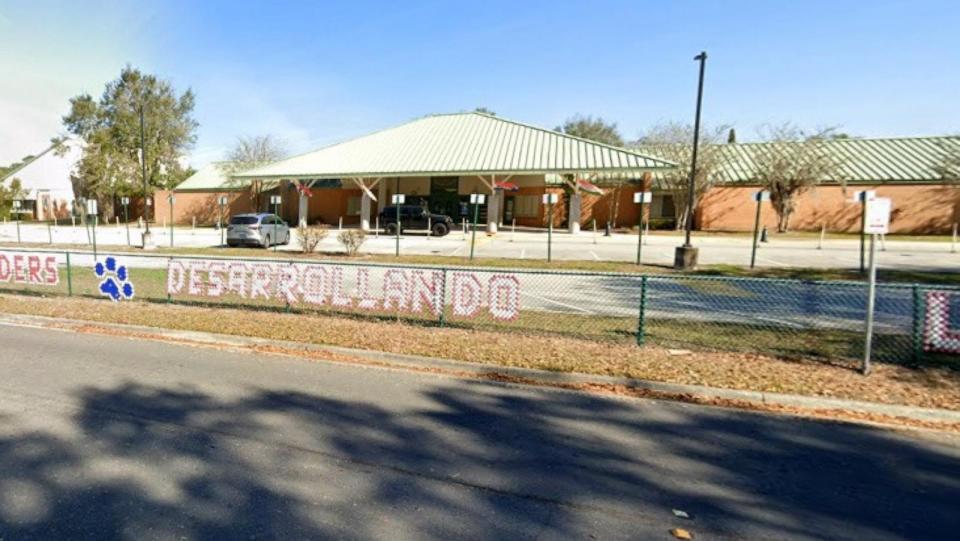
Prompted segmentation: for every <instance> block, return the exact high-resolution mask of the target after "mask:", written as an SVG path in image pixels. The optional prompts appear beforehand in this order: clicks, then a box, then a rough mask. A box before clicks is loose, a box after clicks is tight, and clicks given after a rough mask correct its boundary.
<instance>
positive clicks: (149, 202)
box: [147, 197, 153, 207]
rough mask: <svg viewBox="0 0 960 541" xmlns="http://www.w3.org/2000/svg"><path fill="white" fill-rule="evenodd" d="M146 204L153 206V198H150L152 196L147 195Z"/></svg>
mask: <svg viewBox="0 0 960 541" xmlns="http://www.w3.org/2000/svg"><path fill="white" fill-rule="evenodd" d="M147 206H148V207H152V206H153V198H152V197H148V198H147Z"/></svg>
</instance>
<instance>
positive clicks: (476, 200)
mask: <svg viewBox="0 0 960 541" xmlns="http://www.w3.org/2000/svg"><path fill="white" fill-rule="evenodd" d="M486 198H487V196H486V195H484V194H482V193H472V194H470V203H472V204H473V233H472V235H471V237H470V261H473V247H474V245H475V244H476V243H477V217H478V216H479V214H480V205H482V204H483V203H484V201H485V200H486Z"/></svg>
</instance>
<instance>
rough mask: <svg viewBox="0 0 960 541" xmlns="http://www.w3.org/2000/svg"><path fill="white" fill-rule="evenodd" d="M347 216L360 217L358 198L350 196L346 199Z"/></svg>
mask: <svg viewBox="0 0 960 541" xmlns="http://www.w3.org/2000/svg"><path fill="white" fill-rule="evenodd" d="M347 216H360V197H359V196H350V197H348V198H347Z"/></svg>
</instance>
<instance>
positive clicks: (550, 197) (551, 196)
mask: <svg viewBox="0 0 960 541" xmlns="http://www.w3.org/2000/svg"><path fill="white" fill-rule="evenodd" d="M556 202H557V194H555V193H545V194H543V204H545V205H547V209H548V210H547V263H549V262H550V261H551V260H552V259H553V258H552V255H553V254H552V253H551V252H552V251H553V205H554V203H556Z"/></svg>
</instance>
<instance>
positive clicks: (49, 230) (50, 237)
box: [47, 222, 53, 244]
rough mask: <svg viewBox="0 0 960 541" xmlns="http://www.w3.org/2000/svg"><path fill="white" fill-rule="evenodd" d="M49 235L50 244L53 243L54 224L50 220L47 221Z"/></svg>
mask: <svg viewBox="0 0 960 541" xmlns="http://www.w3.org/2000/svg"><path fill="white" fill-rule="evenodd" d="M47 237H48V238H49V239H50V244H53V226H51V225H50V222H47Z"/></svg>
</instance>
